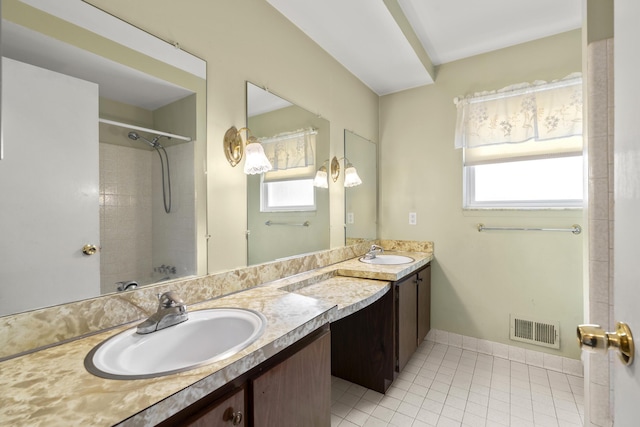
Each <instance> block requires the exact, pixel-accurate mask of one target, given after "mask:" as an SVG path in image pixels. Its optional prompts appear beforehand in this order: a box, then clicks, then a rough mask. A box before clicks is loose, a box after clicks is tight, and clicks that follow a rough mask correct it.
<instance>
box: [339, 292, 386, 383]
mask: <svg viewBox="0 0 640 427" xmlns="http://www.w3.org/2000/svg"><path fill="white" fill-rule="evenodd" d="M393 312H394V307H393V291H389V292H387V293H386V294H385V295H383V296H382V298H380V299H378V300H377V301H375V302H374V303H372V304H370V305H369V306H367V307H365V308H363V309H361V310H358V311H357V312H355V313H352V314H350V315H349V316H347V317H344V318H342V319H340V320H337V321H335V322H333V323H331V373H332V374H333V375H335V376H336V377H340V378H343V379H345V380H347V381H351V382H352V383H356V384H360V385H361V386H363V387H367V388H369V389H371V390H375V391H377V392H379V393H384V392H385V391H386V390H387V388H389V386H390V385H391V383H392V382H393V379H394V366H395V350H394V341H393V325H394V322H393V317H394V316H393Z"/></svg>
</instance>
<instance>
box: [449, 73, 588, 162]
mask: <svg viewBox="0 0 640 427" xmlns="http://www.w3.org/2000/svg"><path fill="white" fill-rule="evenodd" d="M454 102H455V103H456V106H457V110H458V116H457V120H456V133H455V147H456V148H462V147H465V148H474V147H482V146H488V145H496V144H513V143H522V142H526V141H529V142H533V143H535V142H537V141H551V140H557V139H563V138H568V137H573V136H579V135H582V77H581V74H580V73H574V74H571V75H569V76H567V77H565V78H564V79H561V80H557V81H554V82H551V83H547V82H542V81H536V82H533V83H531V84H529V83H525V84H519V85H513V86H509V87H506V88H504V89H501V90H499V91H494V92H482V93H476V94H474V95H472V96H467V97H464V98H456V99H454ZM570 139H571V140H572V141H575V142H570V143H566V142H565V143H561V144H557V149H558V150H561V151H562V152H564V153H568V152H581V151H582V139H581V138H570ZM532 145H533V144H532ZM545 145H548V144H545ZM553 145H554V144H553V143H551V151H552V152H553V150H554V147H553ZM545 152H547V153H549V147H548V146H547V147H545Z"/></svg>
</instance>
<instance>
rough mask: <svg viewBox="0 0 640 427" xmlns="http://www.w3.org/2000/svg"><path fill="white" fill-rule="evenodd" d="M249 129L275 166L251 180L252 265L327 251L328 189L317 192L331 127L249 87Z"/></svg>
mask: <svg viewBox="0 0 640 427" xmlns="http://www.w3.org/2000/svg"><path fill="white" fill-rule="evenodd" d="M247 126H248V128H249V129H250V130H251V133H252V134H253V136H255V137H257V138H258V139H259V141H260V142H261V143H262V145H263V147H264V149H265V153H266V154H267V157H268V158H269V159H270V161H271V164H272V165H273V170H272V171H270V172H267V173H264V174H262V175H249V176H248V178H247V180H248V181H247V210H248V212H247V221H248V224H247V226H248V245H247V248H248V254H247V262H248V264H249V265H254V264H260V263H263V262H267V261H273V260H276V259H282V258H288V257H291V256H295V255H300V254H305V253H309V252H316V251H319V250H323V249H329V193H328V191H329V189H327V188H316V187H314V186H313V179H314V176H315V173H316V170H317V169H318V168H320V167H321V166H322V164H323V163H324V162H325V161H327V160H328V159H329V145H330V144H329V138H330V134H329V121H327V120H326V119H323V118H321V117H318V116H317V115H316V114H313V113H311V112H309V111H307V110H305V109H303V108H301V107H299V106H297V105H294V104H292V103H290V102H288V101H287V100H285V99H283V98H281V97H279V96H277V95H274V94H272V93H270V92H268V91H266V90H264V89H262V88H260V87H258V86H256V85H254V84H252V83H247ZM325 166H327V165H326V164H325Z"/></svg>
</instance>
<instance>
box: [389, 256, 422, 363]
mask: <svg viewBox="0 0 640 427" xmlns="http://www.w3.org/2000/svg"><path fill="white" fill-rule="evenodd" d="M394 288H395V295H396V312H397V322H396V337H397V344H396V352H397V363H396V369H397V371H398V372H400V371H402V369H404V367H405V365H406V364H407V362H408V361H409V359H410V358H411V356H412V355H413V353H415V351H416V349H417V348H418V346H419V345H420V343H421V342H422V341H423V340H424V338H425V337H426V336H427V333H428V332H429V329H430V327H431V321H430V318H431V264H427V266H426V267H425V268H423V269H421V270H419V271H417V272H416V273H412V274H410V275H409V276H407V277H405V278H404V279H402V280H400V281H398V282H396V283H395V286H394Z"/></svg>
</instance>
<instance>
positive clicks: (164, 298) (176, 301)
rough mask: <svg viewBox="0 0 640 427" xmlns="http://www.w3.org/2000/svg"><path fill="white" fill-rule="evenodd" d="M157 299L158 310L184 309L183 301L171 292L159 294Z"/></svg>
mask: <svg viewBox="0 0 640 427" xmlns="http://www.w3.org/2000/svg"><path fill="white" fill-rule="evenodd" d="M158 299H159V300H160V306H159V307H160V308H171V307H184V301H183V300H182V298H180V297H179V296H178V294H176V293H175V292H173V291H168V292H165V293H163V294H161V295H160V296H159V297H158Z"/></svg>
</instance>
